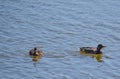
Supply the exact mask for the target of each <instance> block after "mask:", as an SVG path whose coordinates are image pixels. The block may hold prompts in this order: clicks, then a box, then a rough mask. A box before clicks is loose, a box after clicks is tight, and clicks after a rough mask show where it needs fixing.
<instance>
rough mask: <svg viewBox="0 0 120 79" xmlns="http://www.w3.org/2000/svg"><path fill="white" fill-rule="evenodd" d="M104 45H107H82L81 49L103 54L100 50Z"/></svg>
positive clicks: (86, 51) (89, 52)
mask: <svg viewBox="0 0 120 79" xmlns="http://www.w3.org/2000/svg"><path fill="white" fill-rule="evenodd" d="M103 47H106V46H103V45H102V44H98V46H97V47H96V48H94V47H81V48H80V51H81V52H85V53H88V54H102V52H101V51H100V50H101V49H102V48H103Z"/></svg>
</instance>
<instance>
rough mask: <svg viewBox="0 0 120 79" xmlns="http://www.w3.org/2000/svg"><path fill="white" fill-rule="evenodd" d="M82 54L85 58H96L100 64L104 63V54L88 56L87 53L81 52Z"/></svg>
mask: <svg viewBox="0 0 120 79" xmlns="http://www.w3.org/2000/svg"><path fill="white" fill-rule="evenodd" d="M80 54H81V55H83V56H90V57H91V58H95V59H96V60H97V61H98V62H103V60H102V53H101V54H88V53H86V52H82V51H80Z"/></svg>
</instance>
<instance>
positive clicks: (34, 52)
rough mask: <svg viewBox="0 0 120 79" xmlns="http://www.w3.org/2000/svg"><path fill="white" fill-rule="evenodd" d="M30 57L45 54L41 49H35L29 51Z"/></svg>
mask: <svg viewBox="0 0 120 79" xmlns="http://www.w3.org/2000/svg"><path fill="white" fill-rule="evenodd" d="M29 55H30V56H42V55H43V54H42V51H41V50H40V49H38V48H37V47H35V48H33V49H31V50H30V51H29Z"/></svg>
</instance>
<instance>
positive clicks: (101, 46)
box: [97, 44, 106, 51]
mask: <svg viewBox="0 0 120 79" xmlns="http://www.w3.org/2000/svg"><path fill="white" fill-rule="evenodd" d="M104 47H106V46H104V45H102V44H98V46H97V50H98V51H100V49H102V48H104Z"/></svg>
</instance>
